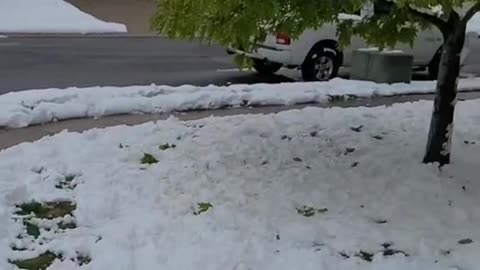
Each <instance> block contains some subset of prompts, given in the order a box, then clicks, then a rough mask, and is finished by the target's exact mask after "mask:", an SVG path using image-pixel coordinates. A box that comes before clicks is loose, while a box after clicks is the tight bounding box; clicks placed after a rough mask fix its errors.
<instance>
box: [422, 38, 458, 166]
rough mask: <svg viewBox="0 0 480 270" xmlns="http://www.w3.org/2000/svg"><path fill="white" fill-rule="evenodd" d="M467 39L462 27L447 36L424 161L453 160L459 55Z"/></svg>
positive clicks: (448, 161)
mask: <svg viewBox="0 0 480 270" xmlns="http://www.w3.org/2000/svg"><path fill="white" fill-rule="evenodd" d="M464 43H465V30H463V31H462V30H461V29H459V30H458V31H455V32H454V33H451V34H450V35H448V36H445V37H444V44H443V49H442V50H443V52H442V57H441V61H440V70H439V74H438V81H437V89H436V93H435V101H434V107H433V114H432V120H431V123H430V132H429V135H428V143H427V150H426V153H425V157H424V159H423V162H424V163H433V162H438V163H440V166H443V165H445V164H448V163H450V150H451V141H452V135H453V119H454V112H455V103H456V98H457V85H458V76H459V75H460V55H461V52H462V49H463V46H464Z"/></svg>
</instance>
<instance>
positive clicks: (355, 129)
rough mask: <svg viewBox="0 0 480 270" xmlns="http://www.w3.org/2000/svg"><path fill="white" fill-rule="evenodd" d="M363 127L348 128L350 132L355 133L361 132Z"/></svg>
mask: <svg viewBox="0 0 480 270" xmlns="http://www.w3.org/2000/svg"><path fill="white" fill-rule="evenodd" d="M362 129H363V125H360V126H356V127H350V130H352V131H355V132H362Z"/></svg>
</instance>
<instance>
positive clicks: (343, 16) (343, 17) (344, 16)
mask: <svg viewBox="0 0 480 270" xmlns="http://www.w3.org/2000/svg"><path fill="white" fill-rule="evenodd" d="M338 19H339V20H354V21H361V20H362V16H359V15H355V14H347V13H340V14H338Z"/></svg>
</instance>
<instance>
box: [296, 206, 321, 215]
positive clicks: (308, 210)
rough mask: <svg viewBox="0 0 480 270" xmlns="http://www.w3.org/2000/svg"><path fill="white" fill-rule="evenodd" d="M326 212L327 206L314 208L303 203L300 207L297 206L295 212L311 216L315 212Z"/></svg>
mask: <svg viewBox="0 0 480 270" xmlns="http://www.w3.org/2000/svg"><path fill="white" fill-rule="evenodd" d="M326 212H328V209H327V208H315V207H310V206H306V205H304V206H303V207H302V208H297V213H298V214H299V215H302V216H304V217H313V216H314V215H315V214H316V213H319V214H323V213H326Z"/></svg>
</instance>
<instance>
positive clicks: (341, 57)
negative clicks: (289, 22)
mask: <svg viewBox="0 0 480 270" xmlns="http://www.w3.org/2000/svg"><path fill="white" fill-rule="evenodd" d="M374 12H382V10H381V7H377V6H375V5H374V4H372V5H367V6H365V7H364V8H363V9H362V10H361V11H360V12H359V15H350V14H340V15H339V17H340V19H341V20H361V19H362V18H363V17H364V16H370V15H372V14H373V13H374ZM442 43H443V37H442V34H441V33H440V31H438V30H437V29H436V28H433V27H432V28H431V29H429V30H426V31H420V32H419V33H418V34H417V36H416V38H415V41H414V43H413V46H410V44H403V43H398V44H397V45H396V47H395V48H393V49H395V50H401V51H403V52H406V53H409V54H412V55H413V57H414V67H413V68H414V69H416V70H428V71H429V74H430V76H431V77H432V78H436V76H437V73H438V66H439V61H440V48H441V45H442ZM467 43H468V39H467V41H466V46H465V49H464V52H463V55H462V59H465V58H466V57H467V54H468V52H469V50H468V47H467ZM369 47H372V46H370V45H369V44H367V42H365V41H364V40H363V39H361V38H360V37H357V36H354V37H352V40H351V43H350V46H348V47H346V48H342V49H341V48H340V47H339V46H338V39H337V27H336V26H335V25H334V24H326V25H323V26H322V27H320V28H319V29H317V30H307V31H305V32H304V33H303V34H302V35H301V36H300V37H299V38H298V39H296V40H293V39H291V38H290V36H289V35H288V34H287V33H277V34H276V35H270V36H267V38H266V40H265V41H264V42H263V43H262V44H257V48H256V49H255V51H253V52H243V51H240V50H236V49H228V50H227V51H228V52H229V53H230V54H235V53H238V54H246V55H247V56H248V57H250V58H252V60H253V67H254V69H255V70H256V71H257V72H259V73H261V74H272V73H275V72H277V71H278V70H279V69H280V68H282V67H287V68H292V69H293V68H300V69H301V71H302V77H303V79H304V80H305V81H318V80H320V81H325V80H329V79H331V78H333V77H336V76H337V74H338V71H339V68H340V67H341V66H344V67H348V66H350V65H351V58H352V53H353V51H354V50H356V49H360V48H369ZM462 62H463V60H462Z"/></svg>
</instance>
